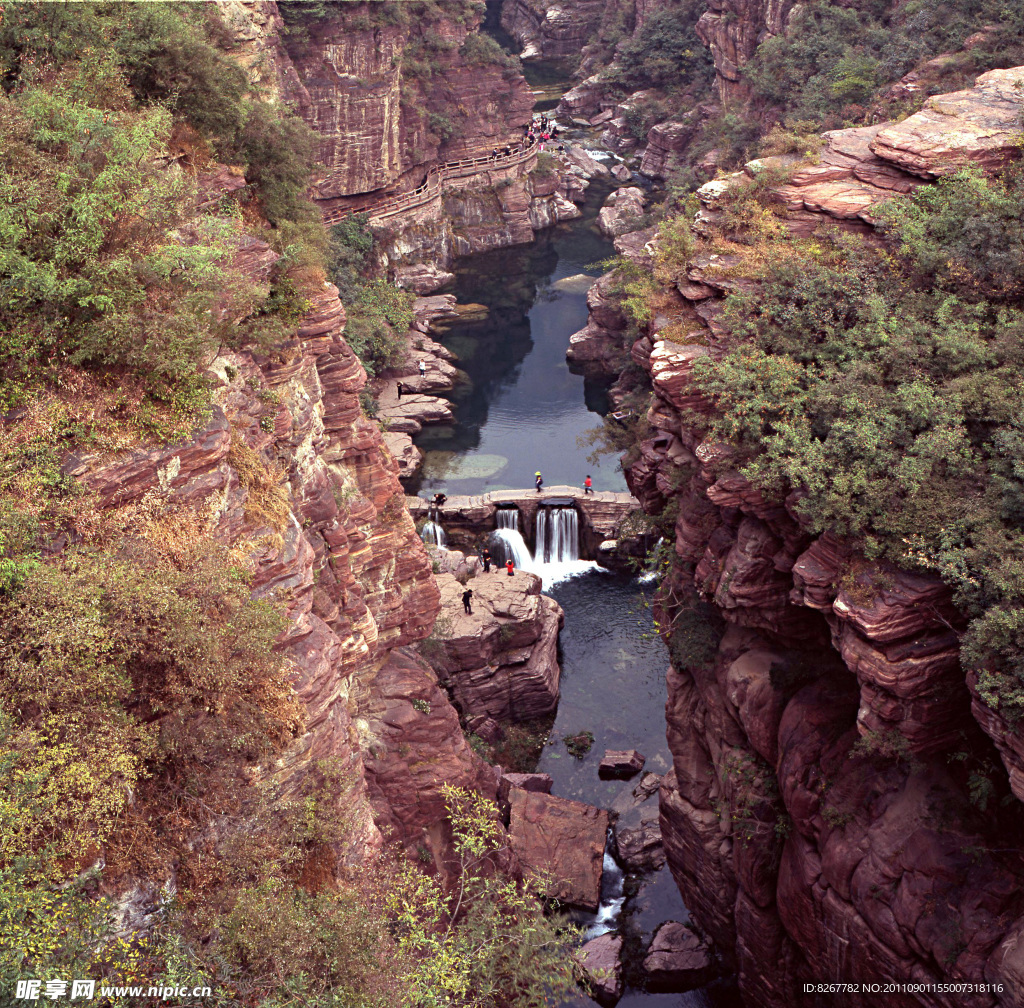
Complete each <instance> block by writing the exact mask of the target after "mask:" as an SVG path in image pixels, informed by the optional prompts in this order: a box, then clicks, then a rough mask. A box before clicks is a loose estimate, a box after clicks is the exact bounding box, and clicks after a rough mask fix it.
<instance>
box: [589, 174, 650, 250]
mask: <svg viewBox="0 0 1024 1008" xmlns="http://www.w3.org/2000/svg"><path fill="white" fill-rule="evenodd" d="M646 202H647V200H646V197H645V196H644V191H643V189H641V188H640V187H639V186H626V187H625V188H623V189H616V190H615V192H613V193H612V194H611V195H610V196H609V197H608V199H606V200H605V201H604V206H603V207H601V210H600V212H599V213H598V215H597V226H598V227H599V228H600V229H601V230H602V232H604V234H606V235H607V236H608V237H609V238H617V237H618V236H619V235H622V234H627V233H628V232H630V231H636V230H637V222H638V219H639V218H640V217H642V216H643V212H644V204H645V203H646Z"/></svg>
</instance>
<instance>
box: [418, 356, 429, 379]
mask: <svg viewBox="0 0 1024 1008" xmlns="http://www.w3.org/2000/svg"><path fill="white" fill-rule="evenodd" d="M419 368H420V377H421V378H425V377H426V376H427V362H426V361H424V360H421V361H420V363H419Z"/></svg>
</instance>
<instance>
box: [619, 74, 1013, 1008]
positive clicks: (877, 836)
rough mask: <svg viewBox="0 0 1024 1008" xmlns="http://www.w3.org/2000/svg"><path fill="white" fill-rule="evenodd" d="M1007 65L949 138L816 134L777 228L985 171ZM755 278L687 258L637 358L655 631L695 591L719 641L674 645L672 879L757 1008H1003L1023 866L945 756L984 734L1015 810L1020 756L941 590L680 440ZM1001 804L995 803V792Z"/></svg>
mask: <svg viewBox="0 0 1024 1008" xmlns="http://www.w3.org/2000/svg"><path fill="white" fill-rule="evenodd" d="M1022 74H1024V70H1019V69H1018V70H1009V71H997V72H995V76H993V75H991V74H986V75H983V78H982V79H980V80H979V84H978V86H977V87H976V88H975V89H973V90H972V91H971V92H970V93H968V94H967V95H957V96H954V100H953V102H952V105H951V108H952V109H953V111H954V115H952V116H951V117H950V118H951V120H952V125H954V126H955V132H956V139H955V141H954V139H953V138H952V137H946V138H945V139H944V140H942V139H940V138H939V136H938V134H935V133H932V132H930V131H931V130H933V129H934V128H935V127H934V123H935V114H936V113H935V111H934V110H935V108H937V107H942V99H937V100H936V101H935V103H934V105H932V106H931V107H926V109H925V110H923V111H922V113H918V114H917V115H916V116H910V117H908V119H906V120H904V121H903V122H901V123H896V124H884V125H881V126H876V127H865V128H861V129H855V130H842V131H835V132H833V133H830V134H826V137H825V139H826V146H825V147H824V148H823V150H822V155H821V158H820V160H819V161H818V162H817V163H816V164H805V163H799V162H795V163H792V164H791V165H790V166H789V167H790V173H789V177H788V179H786V180H785V181H780V182H779V183H778V184H777V188H776V191H777V193H778V195H779V197H780V199H781V200H782V201H783V205H784V208H785V209H784V212H783V213H782V215H781V219H782V220H783V221H784V222H785V223H786V225H787V226H788V227H789V228H790V230H792V231H793V232H794V233H796V234H797V235H806V234H809V233H810V232H811V230H813V228H814V227H815V226H816V225H817V224H818V223H819V222H823V221H824V222H836V223H839V224H840V225H842V226H845V227H847V228H848V229H849V230H852V231H855V232H861V233H870V224H871V221H872V219H873V216H872V210H873V208H874V207H876V206H877V205H878V203H880V202H882V201H883V200H884V199H886V198H889V197H891V195H892V194H893V193H903V192H908V191H911V189H913V188H914V187H915V186H917V185H920V184H922V180H923V179H927V178H930V177H936V176H940V175H943V174H948V173H950V172H951V171H954V170H956V169H957V167H958V166H959V165H961V164H962V163H963V160H962V159H961V156H960V155H959V154H956V153H951V151H952V148H953V147H954V146H956V147H957V148H958V149H959V150H962V151H964V152H968V151H969V152H974V154H975V156H976V159H977V161H978V163H981V164H982V165H987V166H990V165H991V164H992V163H993V162H992V160H991V159H993V158H996V157H997V156H1000V155H999V154H998V153H997V152H1000V151H1005V138H1004V136H1003V133H1002V132H1001V131H1002V130H1004V128H1005V124H1006V122H1007V121H1008V120H1007V118H1006V115H1005V113H1004V110H1003V102H1004V101H1006V100H1007V97H1006V96H1007V95H1013V94H1016V96H1017V97H1016V100H1017V102H1018V109H1019V107H1020V104H1019V103H1020V101H1021V99H1020V96H1019V92H1015V91H1014V90H1013V88H1012V86H1011V85H1010V84H1009V82H1012V81H1014V80H1016V79H1017V78H1018V77H1020V76H1021V75H1022ZM993 92H994V93H995V95H996V97H995V98H994V99H993V100H992V101H991V102H989V96H990V94H992V93H993ZM972 109H973V111H972ZM961 145H962V146H961ZM970 157H971V155H970V154H967V155H966V159H967V160H970ZM794 160H795V159H794ZM765 167H766V165H764V164H763V163H759V164H754V165H751V166H749V167H748V169H747V172H748V174H756V173H757V172H758V171H763V170H765ZM908 169H910V170H908ZM730 184H731V183H730V180H729V179H728V178H727V179H725V180H720V181H716V182H715V183H710V184H709V185H707V186H705V187H704V188H703V189H702V190H701V192H700V196H701V200H702V202H703V209H702V211H701V213H700V214H698V218H697V221H696V227H697V230H698V233H702V232H704V231H707V230H708V229H710V228H711V227H712V226H714V225H715V224H716V222H718V221H720V220H721V217H720V216H718V215H720V214H721V213H722V212H723V211H722V205H721V199H722V196H723V194H724V193H725V191H726V190H727V189H728V187H729V185H730ZM626 237H628V236H626ZM634 244H636V245H637V246H638V247H639V242H636V243H634ZM646 246H647V242H645V243H644V246H643V247H646ZM637 261H640V262H642V261H643V259H642V257H641V256H638V259H637ZM754 284H755V281H754V280H752V279H751V277H750V276H747V275H745V274H744V271H743V269H742V264H741V263H740V261H739V260H738V259H736V260H733V259H731V258H730V256H729V255H728V254H725V253H721V252H714V251H706V252H701V253H698V254H696V255H694V256H693V257H692V258H691V259H690V261H689V263H688V265H687V268H686V269H685V271H684V272H683V273H682V274H681V275H680V276H679V277H678V278H677V280H676V282H675V284H674V285H673V286H672V288H671V289H670V290H666V291H665V292H664V297H663V298H662V299H661V301H660V302H659V303H661V304H663V305H664V306H665V307H664V309H663V314H662V315H661V316H659V317H656V318H654V319H653V320H652V321H651V322H650V323H649V324H648V325H647V326H646V327H645V330H646V331H645V332H644V333H643V334H642V335H641V337H640V338H639V339H638V340H636V342H635V343H634V345H633V347H632V349H631V356H632V359H633V360H634V361H636V362H637V363H638V364H640V365H641V366H642V367H644V368H645V370H647V372H648V374H649V376H650V379H651V383H652V385H653V390H654V397H653V400H652V404H651V406H650V409H649V411H648V414H647V420H648V421H649V423H650V424H651V426H652V428H653V434H652V436H651V437H650V438H648V439H647V440H646V441H645V442H644V443H643V444H642V445H641V446H640V450H639V455H638V457H637V459H636V461H635V462H634V463H633V464H632V465H631V467H630V469H629V473H628V480H629V485H630V488H631V490H632V491H633V493H634V494H635V496H636V497H637V498H638V499H639V500H640V501H641V504H642V506H643V507H644V509H645V510H647V511H649V512H651V513H658V512H661V511H662V510H663V509H664V508H665V506H666V505H667V504H668V503H669V502H671V501H676V500H677V501H678V518H677V519H676V521H675V528H674V533H675V537H674V544H673V546H674V552H675V555H676V558H677V562H676V563H675V565H674V569H673V573H672V575H671V576H670V577H669V578H668V580H667V582H666V583H665V584H664V586H663V593H662V598H663V605H664V610H663V613H662V616H661V622H662V624H663V625H664V626H666V627H676V626H681V625H682V623H683V622H684V621H685V619H686V618H687V617H686V612H687V611H688V610H689V607H690V603H688V602H687V598H688V595H689V596H690V597H692V595H693V593H696V594H697V595H698V596H700V597H703V599H705V600H707V601H708V602H711V603H713V604H714V608H715V611H716V612H717V614H718V616H719V617H720V618H721V619H722V620H724V623H725V628H726V629H725V632H724V634H723V635H722V637H721V641H720V644H719V646H718V648H717V653H716V655H715V657H714V658H713V659H712V660H710V661H707V660H703V659H701V658H700V657H699V656H698V655H696V654H694V655H691V657H690V658H689V659H688V658H687V657H686V655H687V651H686V648H685V646H684V644H683V643H681V642H680V641H679V640H678V639H677V638H676V637H675V636H674V635H673V637H672V640H673V641H674V647H675V661H674V667H673V668H672V669H670V671H669V691H668V692H669V700H668V706H667V725H668V736H669V745H670V748H671V751H672V754H673V769H672V771H671V772H670V773H669V774H667V775H666V776H665V778H664V779H663V780H662V782H661V833H662V839H663V843H664V846H665V850H666V853H667V857H668V862H669V865H670V866H671V868H672V871H673V874H674V875H675V878H676V880H677V882H678V884H679V886H680V889H681V891H682V893H683V896H684V899H685V901H686V904H687V906H688V907H689V909H690V911H691V913H692V915H693V918H694V920H695V921H696V922H697V923H698V924H699V925H700V927H701V929H702V930H703V931H704V932H705V933H706V934H707V935H709V936H710V937H711V938H712V939H713V940H714V942H715V944H716V946H717V947H718V948H719V949H720V950H722V951H723V953H724V954H725V955H726V957H727V958H728V960H729V961H730V962H731V964H732V965H733V966H734V968H735V969H736V971H737V973H738V976H739V981H740V986H741V989H742V990H743V993H744V996H745V997H746V999H747V1000H748V1001H749V1002H750V1003H756V1004H758V1005H765V1006H778V1008H782V1006H788V1005H791V1004H794V1003H797V1000H798V998H799V996H800V991H801V986H800V985H801V984H802V983H803V982H804V981H809V980H815V979H816V980H821V979H824V978H826V977H827V978H828V979H832V980H837V981H842V980H851V979H859V980H868V979H870V980H880V981H884V980H897V981H904V982H906V981H907V980H914V981H918V982H920V983H922V984H940V983H942V982H944V981H950V980H953V981H957V980H963V981H971V982H974V983H976V984H983V983H989V984H997V985H999V986H998V987H994V988H993V987H989V988H986V989H975V990H974V991H973V992H969V993H967V994H963V993H948V994H947V993H945V992H944V991H943V990H941V989H940V988H937V987H932V988H930V989H926V990H921V991H918V992H916V993H915V992H908V991H906V990H903V991H893V992H890V993H888V994H887V995H886V996H884V997H883V998H882V999H881V1003H882V1004H885V1005H889V1006H904V1005H906V1006H910V1005H915V1004H924V1005H930V1006H932V1005H941V1006H946V1005H949V1006H952V1005H954V1004H957V1005H964V1004H969V1005H972V1006H978V1008H981V1006H996V1005H999V1006H1019V1005H1021V1004H1024V999H1022V993H1021V992H1022V991H1024V985H1022V983H1021V980H1022V978H1024V972H1022V966H1021V963H1022V962H1024V958H1022V956H1021V954H1019V953H1018V952H1017V949H1018V948H1019V947H1020V945H1021V940H1020V939H1021V935H1022V930H1024V917H1022V913H1024V902H1022V897H1021V893H1022V891H1024V888H1022V885H1021V882H1022V879H1024V870H1022V869H1021V866H1020V862H1019V851H1018V849H1017V846H1016V843H1015V840H1014V841H1010V842H1009V843H1008V842H1007V835H1006V832H1005V831H1006V829H1007V826H1006V822H1005V820H1004V821H1002V822H1000V821H999V816H996V815H995V814H993V813H992V812H991V806H989V812H988V814H981V812H980V811H979V808H978V807H977V806H976V805H974V804H972V802H971V800H970V792H969V788H968V783H969V781H968V776H969V775H968V774H967V773H966V772H965V771H963V770H961V769H959V764H960V761H961V760H963V761H967V762H973V763H976V764H977V765H984V764H986V762H994V761H995V760H996V759H997V758H998V757H997V756H996V753H995V750H994V749H993V747H992V746H991V744H990V742H989V739H988V738H986V735H985V734H983V732H984V733H987V734H988V735H989V736H991V739H992V741H994V742H995V743H996V746H998V753H999V756H1001V757H1002V760H1003V762H1004V763H1005V764H1006V766H1007V769H1008V771H1009V784H1010V785H1011V786H1012V787H1013V789H1014V791H1015V792H1017V795H1018V797H1020V794H1021V781H1022V779H1024V777H1022V774H1021V767H1022V763H1021V759H1020V755H1019V754H1020V753H1021V752H1022V751H1024V745H1021V744H1020V743H1019V740H1018V732H1017V730H1016V729H1015V728H1014V727H1013V726H1011V725H1008V724H1006V723H1005V722H1003V721H1002V719H1001V718H1000V716H999V714H998V712H995V711H992V710H991V709H990V708H988V707H986V706H984V705H983V704H982V702H981V700H980V699H979V698H978V697H977V696H974V695H972V692H971V691H972V690H973V689H974V686H975V684H974V683H973V682H970V681H967V682H965V677H964V674H963V671H962V670H961V668H960V666H959V661H958V653H959V637H958V632H959V630H960V629H961V628H962V625H963V623H962V618H961V617H960V616H959V614H958V613H957V611H956V608H955V607H954V605H953V604H952V599H951V596H950V592H949V590H948V589H947V588H946V587H945V586H944V585H943V584H942V582H941V581H940V580H939V579H938V578H935V577H931V576H923V575H920V574H916V573H909V572H907V571H902V570H899V569H896V568H891V567H884V566H880V565H878V564H873V563H869V562H868V561H866V560H865V559H864V558H863V557H860V556H857V555H855V554H854V553H853V551H852V550H851V549H850V548H849V547H848V546H847V545H846V544H844V543H843V542H842V541H841V540H839V539H837V538H836V537H834V536H832V535H830V534H825V535H815V534H812V533H811V531H810V530H809V529H808V528H807V527H805V526H804V525H803V524H802V523H801V521H800V518H799V515H798V513H797V511H796V510H795V509H794V504H795V499H794V498H792V497H790V498H787V499H786V500H783V501H770V500H767V499H766V498H765V497H764V496H763V495H762V493H761V492H760V491H759V490H758V489H757V488H756V487H754V486H753V485H751V484H750V483H749V482H748V481H747V480H746V479H745V478H744V477H743V476H742V475H741V474H740V473H739V472H738V471H736V469H735V468H733V460H732V452H731V451H730V449H729V448H728V447H727V446H724V445H721V444H716V443H712V442H704V441H702V440H701V438H700V437H699V435H698V434H697V433H696V432H695V431H694V429H693V428H692V426H690V424H691V423H692V421H691V420H690V419H688V418H690V417H692V416H693V412H694V411H697V412H698V413H699V412H700V411H701V410H706V409H708V408H709V405H708V404H707V403H706V402H705V401H704V400H703V399H702V397H701V395H700V394H699V392H698V391H697V390H696V389H694V387H693V385H692V383H691V380H690V375H691V371H692V368H693V364H694V362H695V361H696V360H697V359H699V358H700V357H701V356H703V355H706V354H709V353H712V354H713V353H715V352H716V344H717V338H718V336H719V335H720V334H721V333H722V331H723V330H722V328H721V327H722V322H721V318H720V311H721V304H722V300H723V299H724V297H726V296H727V295H728V294H729V293H731V292H733V291H737V290H754V289H756V286H754ZM972 712H973V715H974V716H973V717H972ZM951 753H954V754H959V755H958V756H957V758H955V759H951V758H950V754H951ZM994 787H995V792H996V793H997V794H1002V795H1003V796H1004V799H1005V797H1006V794H1007V791H1008V788H1007V787H1006V781H1005V780H1004V781H1003V782H1000V781H999V780H998V775H996V778H995V784H994ZM1004 804H1005V802H1004ZM1006 814H1007V815H1010V816H1011V817H1012V814H1013V813H1012V811H1008V812H1007V813H1006ZM1002 815H1003V814H1002V813H1000V816H1002ZM1000 830H1002V831H1003V832H1002V833H1000ZM840 1003H845V1002H842V999H841V998H840ZM849 1003H850V1004H853V1001H852V1000H850V1001H849Z"/></svg>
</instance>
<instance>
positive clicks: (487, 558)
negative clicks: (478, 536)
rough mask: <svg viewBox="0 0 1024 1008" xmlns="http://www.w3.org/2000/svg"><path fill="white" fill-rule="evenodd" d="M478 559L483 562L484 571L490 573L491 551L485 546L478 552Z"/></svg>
mask: <svg viewBox="0 0 1024 1008" xmlns="http://www.w3.org/2000/svg"><path fill="white" fill-rule="evenodd" d="M480 559H481V560H483V562H484V573H485V574H490V573H491V551H490V550H489V549H488V548H487V547H486V546H485V547H484V548H483V551H482V552H481V553H480Z"/></svg>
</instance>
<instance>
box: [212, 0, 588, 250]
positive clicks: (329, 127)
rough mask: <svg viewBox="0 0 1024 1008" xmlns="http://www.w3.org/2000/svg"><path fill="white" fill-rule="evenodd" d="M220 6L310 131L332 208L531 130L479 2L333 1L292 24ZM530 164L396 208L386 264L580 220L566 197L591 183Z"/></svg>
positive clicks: (526, 237)
mask: <svg viewBox="0 0 1024 1008" xmlns="http://www.w3.org/2000/svg"><path fill="white" fill-rule="evenodd" d="M220 9H221V13H222V15H223V17H224V20H225V21H226V23H227V25H228V26H229V29H230V31H231V33H232V39H233V46H234V50H233V54H234V56H235V58H236V59H238V60H239V62H241V63H242V65H243V66H245V67H246V69H247V71H248V73H249V75H250V77H251V79H252V80H253V81H254V82H255V83H257V84H258V85H259V86H260V87H261V89H262V90H263V91H264V92H265V93H266V94H267V95H269V96H271V97H273V98H276V99H277V100H281V101H286V102H288V103H289V104H290V105H291V106H292V107H293V108H295V109H296V110H297V111H298V112H299V113H300V114H301V115H302V116H303V118H304V119H305V120H306V122H307V123H308V124H309V125H310V126H311V127H312V129H313V130H314V133H315V135H316V139H317V150H316V160H317V162H318V168H317V171H316V176H315V181H314V184H313V187H312V190H311V196H312V197H313V199H314V200H315V201H316V203H317V205H318V206H319V207H320V208H321V209H323V210H331V209H337V208H348V207H351V208H353V209H360V208H363V207H369V206H372V205H373V204H374V202H375V201H377V200H379V199H381V198H382V197H385V196H390V195H394V194H400V193H403V192H407V191H409V190H412V189H415V188H417V186H419V185H420V184H421V183H422V182H423V181H424V179H425V178H426V177H427V173H428V172H429V171H430V169H432V168H434V167H436V166H438V165H440V164H444V163H447V162H452V161H459V160H461V159H464V158H476V157H482V156H487V155H489V154H490V153H491V152H492V151H493V150H495V149H503V148H504V147H505V146H506V145H509V144H512V145H515V144H518V143H520V142H522V140H523V136H524V133H525V126H526V124H527V123H528V122H529V120H530V116H531V113H532V109H533V95H532V94H531V92H530V89H529V86H528V85H527V83H526V81H525V79H524V78H523V76H522V74H521V73H520V71H519V68H518V65H517V64H516V62H515V61H514V60H513V59H510V58H509V57H507V56H504V55H503V54H502V53H501V51H500V49H499V48H498V47H497V45H496V44H495V43H494V42H493V40H492V39H490V38H489V37H488V36H486V35H483V34H482V33H480V32H479V31H478V28H479V24H480V22H481V20H482V17H483V7H482V6H477V5H474V4H472V3H454V4H450V5H447V6H445V7H435V6H429V5H424V4H415V3H409V4H407V3H391V2H374V3H335V4H331V5H329V6H328V7H327V8H326V9H325V12H324V14H323V16H319V17H314V16H311V17H308V18H305V19H302V18H299V19H297V20H296V19H294V18H293V19H291V23H290V24H289V25H287V26H286V24H285V22H284V20H283V19H282V16H281V13H280V11H279V8H278V6H277V5H276V4H275V3H272V2H265V0H252V2H244V0H220ZM533 163H534V162H533V161H528V162H526V163H524V164H522V165H518V166H515V167H513V168H510V169H507V170H502V171H481V173H480V174H479V175H477V176H471V177H467V178H465V179H461V180H456V181H452V182H451V183H449V185H448V190H450V195H446V196H445V198H444V199H443V200H440V199H437V200H434V201H432V202H431V203H429V204H427V205H425V206H422V207H417V208H415V209H412V210H410V211H408V212H407V213H404V214H401V215H398V216H393V217H391V218H389V219H388V221H387V230H388V235H387V237H386V239H384V240H382V241H381V242H380V248H381V250H382V252H383V254H384V255H385V256H386V259H387V262H386V263H385V264H384V265H387V266H401V265H410V264H416V263H429V264H431V265H432V266H438V267H441V268H444V267H446V266H447V265H448V264H449V263H450V262H451V260H452V259H453V258H454V257H456V256H458V255H466V254H468V253H472V252H480V251H484V250H486V249H489V248H500V247H503V246H506V245H515V244H522V243H526V242H530V241H532V240H533V233H534V230H537V229H540V228H544V227H549V226H551V225H552V224H554V223H555V222H557V221H558V220H564V219H566V218H567V217H572V216H577V212H576V211H575V209H574V208H573V206H572V203H571V201H570V200H571V199H572V198H573V197H575V198H578V197H579V194H580V192H581V191H582V189H579V190H577V191H574V190H573V189H572V186H571V184H570V183H567V182H566V181H565V180H563V184H560V185H557V186H556V185H555V184H551V185H548V179H547V178H541V179H533V178H531V177H530V176H529V171H530V169H531V168H532V167H533ZM556 189H557V192H556Z"/></svg>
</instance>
